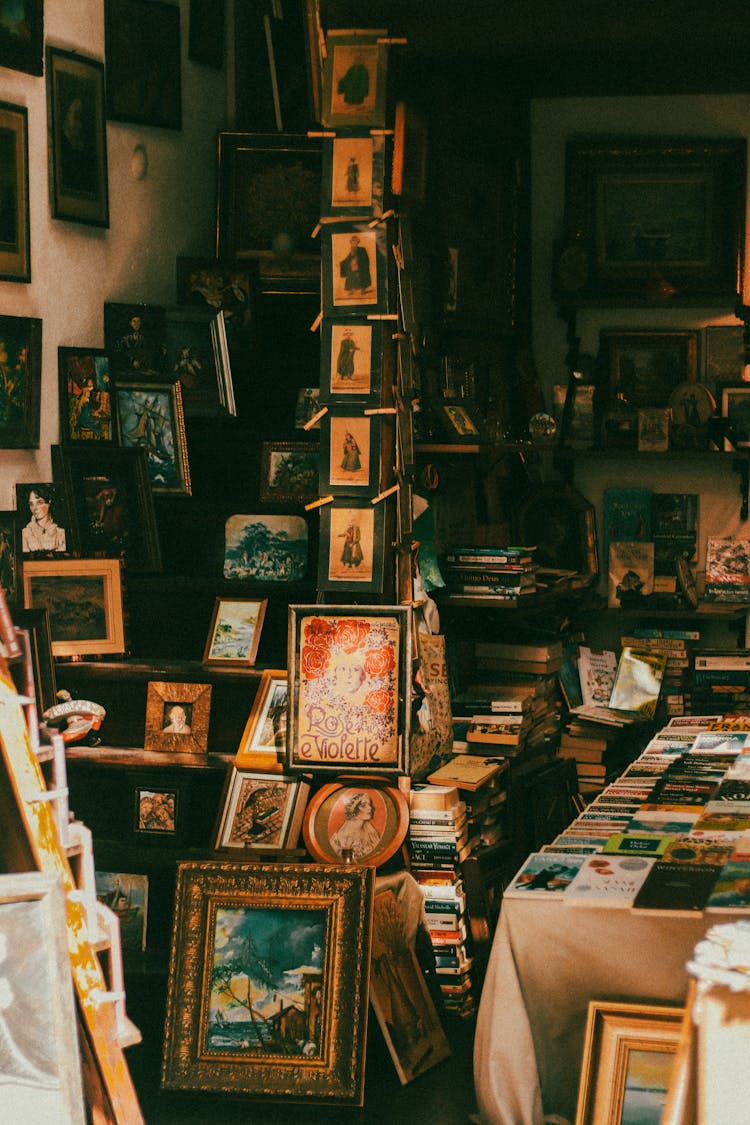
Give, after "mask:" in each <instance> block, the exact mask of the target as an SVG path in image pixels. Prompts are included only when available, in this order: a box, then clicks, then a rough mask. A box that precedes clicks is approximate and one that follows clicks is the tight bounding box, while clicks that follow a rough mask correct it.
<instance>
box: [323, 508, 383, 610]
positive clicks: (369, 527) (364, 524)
mask: <svg viewBox="0 0 750 1125" xmlns="http://www.w3.org/2000/svg"><path fill="white" fill-rule="evenodd" d="M384 537H385V505H384V504H383V503H380V504H371V503H370V501H369V500H349V499H346V498H344V497H342V498H341V499H339V500H334V502H333V503H332V504H326V505H325V507H323V508H321V511H320V549H319V552H318V587H319V589H321V590H346V591H351V592H355V591H359V592H360V593H363V594H364V593H368V594H379V593H381V591H382V589H383V574H384V563H385V538H384Z"/></svg>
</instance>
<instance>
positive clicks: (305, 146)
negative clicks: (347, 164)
mask: <svg viewBox="0 0 750 1125" xmlns="http://www.w3.org/2000/svg"><path fill="white" fill-rule="evenodd" d="M218 145H219V151H218V161H219V168H218V199H217V226H216V256H217V258H227V259H234V260H238V261H240V262H242V261H244V260H246V259H249V260H251V261H254V262H256V263H257V268H258V271H259V285H260V290H261V292H262V293H278V292H290V293H318V292H319V288H320V250H319V248H318V244H317V242H316V241H315V239H314V238H313V230H314V229H315V226H316V224H317V222H318V219H319V217H320V192H321V142H320V140H319V138H316V137H308V136H307V135H306V134H302V133H230V132H220V133H219V139H218Z"/></svg>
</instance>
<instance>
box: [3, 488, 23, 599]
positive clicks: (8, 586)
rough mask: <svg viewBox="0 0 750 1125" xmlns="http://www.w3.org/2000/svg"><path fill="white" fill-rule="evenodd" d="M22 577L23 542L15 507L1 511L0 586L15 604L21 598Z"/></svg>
mask: <svg viewBox="0 0 750 1125" xmlns="http://www.w3.org/2000/svg"><path fill="white" fill-rule="evenodd" d="M20 579H21V542H20V530H19V523H18V516H17V513H16V511H15V510H14V509H12V508H9V509H7V510H6V511H4V512H0V587H2V590H3V593H4V594H5V598H6V600H7V601H8V602H9V603H10V604H11V605H14V604H15V602H16V601H21V600H22V599H20V598H19V590H20Z"/></svg>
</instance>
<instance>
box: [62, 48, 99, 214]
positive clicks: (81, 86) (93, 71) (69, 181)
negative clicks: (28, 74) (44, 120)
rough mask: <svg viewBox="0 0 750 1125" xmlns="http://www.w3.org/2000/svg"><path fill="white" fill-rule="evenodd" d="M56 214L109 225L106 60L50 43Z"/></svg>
mask: <svg viewBox="0 0 750 1125" xmlns="http://www.w3.org/2000/svg"><path fill="white" fill-rule="evenodd" d="M47 112H48V116H49V129H50V136H51V138H52V159H51V161H50V195H51V198H52V216H53V218H55V219H67V220H69V221H71V222H75V223H86V224H88V225H89V226H95V227H108V226H109V185H108V174H107V127H106V126H107V123H106V117H105V105H104V64H103V63H102V62H101V61H100V60H99V59H93V58H89V57H88V56H87V55H81V54H79V53H78V52H77V51H76V52H73V51H63V50H61V49H60V48H59V47H51V46H49V45H48V46H47Z"/></svg>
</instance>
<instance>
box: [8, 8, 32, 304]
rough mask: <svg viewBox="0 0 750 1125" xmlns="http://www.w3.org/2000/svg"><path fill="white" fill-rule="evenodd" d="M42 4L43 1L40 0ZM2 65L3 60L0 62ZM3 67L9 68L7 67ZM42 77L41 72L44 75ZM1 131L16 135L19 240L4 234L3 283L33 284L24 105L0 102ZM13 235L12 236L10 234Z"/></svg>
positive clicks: (26, 121) (17, 233) (16, 212)
mask: <svg viewBox="0 0 750 1125" xmlns="http://www.w3.org/2000/svg"><path fill="white" fill-rule="evenodd" d="M39 3H40V4H41V0H39ZM0 62H2V60H1V59H0ZM2 65H9V64H7V63H3V64H2ZM40 73H41V71H40ZM0 130H3V131H7V132H11V133H13V135H14V146H13V147H14V159H15V164H16V168H15V171H16V176H15V195H16V206H15V227H16V230H15V232H14V234H15V237H13V238H10V239H8V240H7V241H6V239H5V233H6V232H4V231H3V232H0V235H2V238H0V281H26V282H30V281H31V223H30V218H29V111H28V109H27V108H26V106H24V105H13V104H12V103H11V102H5V101H0ZM8 233H10V232H8Z"/></svg>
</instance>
